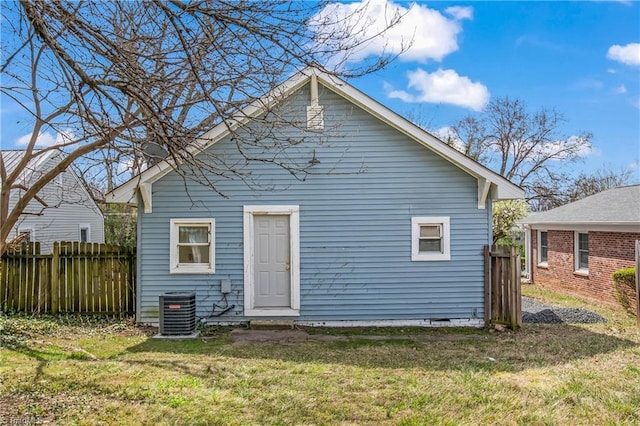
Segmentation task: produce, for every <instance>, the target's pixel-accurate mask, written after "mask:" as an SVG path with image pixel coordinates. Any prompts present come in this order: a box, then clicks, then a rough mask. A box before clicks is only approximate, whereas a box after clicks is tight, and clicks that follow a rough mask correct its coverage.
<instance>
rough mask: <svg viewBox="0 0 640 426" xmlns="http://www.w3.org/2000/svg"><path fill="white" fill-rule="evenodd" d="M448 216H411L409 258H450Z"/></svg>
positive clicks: (415, 259) (425, 259)
mask: <svg viewBox="0 0 640 426" xmlns="http://www.w3.org/2000/svg"><path fill="white" fill-rule="evenodd" d="M450 259H451V250H450V241H449V218H448V217H412V218H411V260H412V261H428V260H450Z"/></svg>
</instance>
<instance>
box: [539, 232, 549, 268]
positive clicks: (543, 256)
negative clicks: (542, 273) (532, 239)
mask: <svg viewBox="0 0 640 426" xmlns="http://www.w3.org/2000/svg"><path fill="white" fill-rule="evenodd" d="M548 261H549V233H548V232H547V231H540V232H539V233H538V263H539V264H542V265H546V264H547V262H548Z"/></svg>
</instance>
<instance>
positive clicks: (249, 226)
mask: <svg viewBox="0 0 640 426" xmlns="http://www.w3.org/2000/svg"><path fill="white" fill-rule="evenodd" d="M254 215H288V216H289V246H290V251H289V256H290V259H289V262H290V270H289V273H290V274H291V275H290V278H291V280H290V281H291V307H290V308H283V309H279V308H275V309H270V308H261V309H260V308H259V309H256V308H255V307H254V306H255V273H254V272H255V271H254V263H253V261H254V255H255V244H254V228H253V227H254V225H253V217H254ZM243 226H244V315H245V316H261V317H265V316H269V317H281V316H299V315H300V206H283V205H279V206H244V209H243Z"/></svg>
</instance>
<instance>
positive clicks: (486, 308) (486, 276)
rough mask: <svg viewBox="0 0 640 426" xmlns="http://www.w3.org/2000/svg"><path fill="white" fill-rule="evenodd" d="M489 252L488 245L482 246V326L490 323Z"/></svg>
mask: <svg viewBox="0 0 640 426" xmlns="http://www.w3.org/2000/svg"><path fill="white" fill-rule="evenodd" d="M490 262H491V252H490V250H489V246H488V245H485V246H484V326H485V327H488V326H489V324H490V323H491V285H490V284H491V280H490V270H491V269H490V264H489V263H490Z"/></svg>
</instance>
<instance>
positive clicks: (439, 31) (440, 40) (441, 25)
mask: <svg viewBox="0 0 640 426" xmlns="http://www.w3.org/2000/svg"><path fill="white" fill-rule="evenodd" d="M445 13H446V14H447V15H449V17H447V16H445V15H443V14H442V13H440V12H439V11H437V10H434V9H429V8H428V7H427V6H425V5H420V4H417V3H413V4H412V5H411V6H410V7H409V8H408V9H407V8H405V7H403V6H400V5H398V4H395V3H393V1H390V0H362V1H361V2H357V3H348V4H342V3H333V4H330V5H328V6H326V7H324V8H323V9H322V10H321V11H320V12H318V13H317V14H316V15H315V16H314V17H313V19H312V20H311V23H310V28H311V30H312V31H316V35H317V41H318V43H322V44H325V45H329V46H331V42H332V41H333V40H335V34H344V32H345V31H347V32H348V33H349V34H350V35H351V37H352V40H353V41H358V42H362V43H363V44H362V45H361V46H358V48H357V49H355V51H351V52H349V54H350V56H349V57H348V58H344V59H347V60H348V61H351V62H357V61H361V60H363V59H365V58H367V57H368V56H372V55H380V54H382V53H390V54H399V53H400V52H401V51H402V49H403V48H404V49H406V51H404V52H403V53H402V55H400V59H401V60H406V61H418V62H427V61H428V60H430V59H432V60H436V61H441V60H442V59H443V58H444V57H445V56H446V55H448V54H449V53H451V52H455V51H456V50H458V41H457V37H458V34H460V33H461V32H462V27H461V24H460V21H462V20H464V19H471V18H472V17H473V9H472V8H470V7H458V6H456V7H449V8H447V9H446V10H445ZM394 17H400V20H399V22H398V23H397V24H396V25H394V26H392V27H391V28H389V29H387V30H386V31H385V32H384V34H383V35H376V34H379V33H381V32H382V31H384V30H385V28H386V27H387V26H388V25H389V23H390V22H392V21H393V20H394ZM370 37H371V38H372V39H371V40H367V39H368V38H370ZM408 45H410V47H408V48H407V46H408ZM345 56H346V55H345ZM333 60H334V61H335V60H336V58H333Z"/></svg>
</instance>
